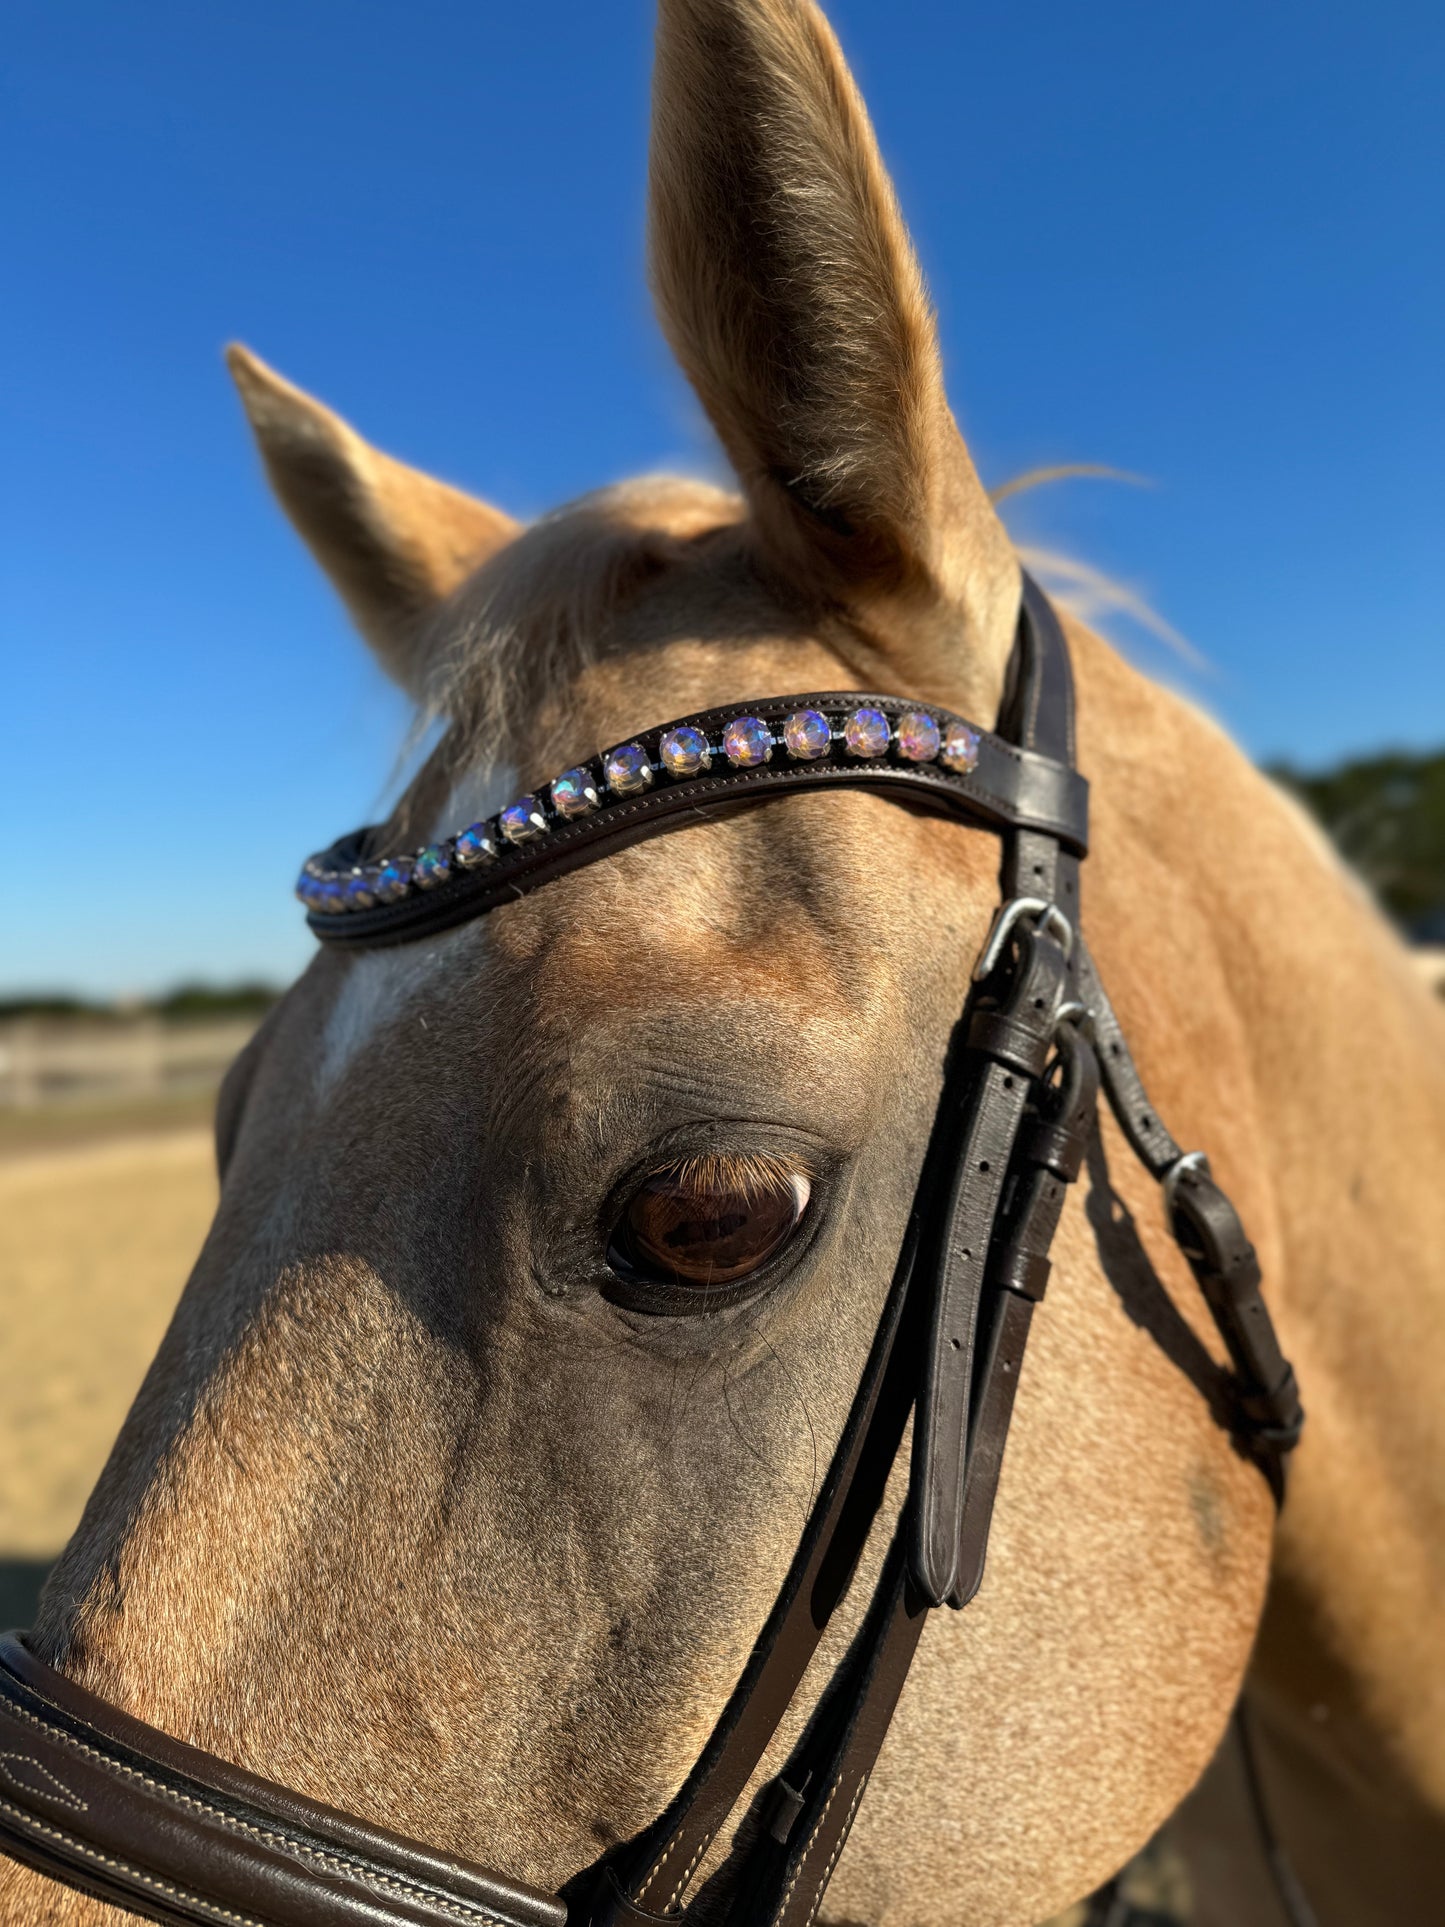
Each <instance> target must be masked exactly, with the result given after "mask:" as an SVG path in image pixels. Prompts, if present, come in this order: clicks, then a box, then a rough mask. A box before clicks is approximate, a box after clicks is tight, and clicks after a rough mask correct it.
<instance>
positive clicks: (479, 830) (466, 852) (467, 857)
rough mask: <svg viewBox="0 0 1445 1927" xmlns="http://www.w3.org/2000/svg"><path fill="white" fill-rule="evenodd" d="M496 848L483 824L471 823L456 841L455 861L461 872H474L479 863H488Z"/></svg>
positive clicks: (495, 852)
mask: <svg viewBox="0 0 1445 1927" xmlns="http://www.w3.org/2000/svg"><path fill="white" fill-rule="evenodd" d="M496 854H497V846H496V844H495V843H493V841H492V839H491V838H490V837H489V836H488V835H487V826H486V824H485V823H473V825H472V826H471V828H470V829H469V830H463V831H462V833H461V835H460V836H459V837H458V838H457V841H456V859H457V863H458V865H459V866H460V867H461V868H462V869H463V870H475V869H476V867H477V865H478V864H479V863H490V862H491V860H492V858H493V857H494V856H495V855H496Z"/></svg>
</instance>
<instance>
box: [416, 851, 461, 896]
mask: <svg viewBox="0 0 1445 1927" xmlns="http://www.w3.org/2000/svg"><path fill="white" fill-rule="evenodd" d="M451 873H452V866H451V864H450V863H449V862H448V861H447V853H446V851H445V850H444V849H443V848H442V846H441V844H440V843H428V844H427V846H426V848H425V849H424V850H418V851H417V853H416V861H415V863H414V864H413V865H412V877H413V879H414V881H415V883H416V885H417V887H418V889H422V890H431V889H434V888H435V887H436V885H437V884H438V883H445V882H446V880H447V878H448V877H449V876H450V875H451Z"/></svg>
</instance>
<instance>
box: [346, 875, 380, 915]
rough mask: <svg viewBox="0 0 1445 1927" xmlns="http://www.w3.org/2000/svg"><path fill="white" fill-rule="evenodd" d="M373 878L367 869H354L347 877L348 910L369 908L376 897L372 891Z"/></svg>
mask: <svg viewBox="0 0 1445 1927" xmlns="http://www.w3.org/2000/svg"><path fill="white" fill-rule="evenodd" d="M371 884H372V879H371V878H370V877H369V876H368V875H367V873H366V872H365V870H353V871H352V872H351V875H350V876H349V877H348V878H347V879H346V886H345V887H346V907H347V909H348V910H369V909H370V908H371V906H372V904H373V903H375V902H376V898H375V896H374V895H373V893H372V888H371Z"/></svg>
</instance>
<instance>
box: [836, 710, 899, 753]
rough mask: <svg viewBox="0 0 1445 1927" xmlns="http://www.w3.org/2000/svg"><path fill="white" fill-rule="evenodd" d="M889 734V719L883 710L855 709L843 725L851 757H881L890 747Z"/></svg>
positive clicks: (844, 737) (844, 736) (845, 740)
mask: <svg viewBox="0 0 1445 1927" xmlns="http://www.w3.org/2000/svg"><path fill="white" fill-rule="evenodd" d="M889 734H890V731H889V728H888V718H887V717H886V716H885V715H884V714H883V711H882V710H881V709H855V710H854V711H853V714H852V715H851V716H850V717H849V718H848V720H847V722H846V723H844V725H843V740H844V742H845V743H847V745H848V754H849V755H850V756H857V757H861V758H868V757H873V756H881V755H882V754H883V752H884V750H886V749H887V747H888V738H889Z"/></svg>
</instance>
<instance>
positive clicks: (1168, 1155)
mask: <svg viewBox="0 0 1445 1927" xmlns="http://www.w3.org/2000/svg"><path fill="white" fill-rule="evenodd" d="M1078 971H1079V986H1080V995H1081V996H1082V997H1083V999H1084V1000H1085V1002H1086V1003H1087V1005H1088V1008H1089V1014H1090V1019H1091V1021H1092V1024H1093V1030H1094V1036H1095V1039H1096V1043H1097V1049H1098V1056H1099V1068H1100V1073H1101V1076H1102V1078H1103V1085H1104V1090H1105V1093H1106V1094H1107V1096H1108V1099H1109V1106H1110V1109H1111V1110H1112V1111H1113V1113H1114V1116H1115V1119H1116V1120H1117V1122H1118V1125H1119V1128H1120V1130H1121V1131H1122V1132H1123V1133H1124V1137H1125V1139H1126V1140H1127V1142H1128V1143H1129V1145H1130V1147H1131V1149H1132V1150H1133V1151H1134V1154H1135V1156H1136V1157H1138V1159H1139V1160H1140V1162H1141V1163H1142V1164H1143V1165H1144V1166H1145V1167H1146V1169H1147V1170H1149V1171H1150V1172H1151V1173H1152V1174H1153V1175H1154V1176H1155V1177H1156V1178H1158V1179H1159V1180H1160V1181H1161V1183H1163V1185H1164V1188H1165V1204H1166V1210H1167V1214H1168V1219H1169V1229H1170V1231H1171V1233H1172V1234H1173V1236H1174V1239H1175V1241H1176V1242H1177V1243H1178V1245H1179V1248H1180V1250H1181V1251H1182V1252H1183V1254H1184V1256H1185V1258H1186V1260H1187V1261H1188V1263H1189V1268H1190V1270H1191V1271H1192V1272H1193V1273H1194V1276H1195V1279H1196V1280H1197V1282H1198V1284H1199V1289H1200V1292H1201V1294H1202V1296H1203V1298H1204V1302H1205V1304H1206V1305H1207V1306H1208V1308H1209V1311H1210V1314H1211V1316H1212V1317H1213V1319H1214V1322H1215V1325H1216V1326H1217V1328H1218V1330H1219V1334H1220V1336H1221V1338H1222V1339H1223V1340H1224V1344H1225V1347H1226V1349H1227V1351H1228V1353H1229V1362H1230V1366H1231V1369H1232V1371H1233V1374H1234V1380H1235V1407H1236V1430H1237V1433H1238V1435H1239V1437H1240V1441H1241V1443H1242V1444H1243V1445H1244V1446H1245V1447H1246V1449H1247V1450H1249V1452H1250V1453H1251V1455H1252V1456H1253V1457H1254V1458H1255V1459H1256V1461H1257V1462H1258V1464H1259V1466H1260V1469H1261V1470H1262V1471H1263V1472H1264V1474H1265V1476H1266V1478H1267V1479H1268V1480H1269V1482H1270V1485H1271V1487H1272V1489H1273V1491H1274V1495H1275V1500H1276V1503H1278V1504H1283V1502H1284V1482H1285V1467H1286V1464H1287V1461H1288V1455H1289V1453H1290V1452H1291V1451H1292V1450H1293V1449H1294V1447H1295V1445H1296V1444H1297V1443H1298V1442H1299V1437H1300V1432H1301V1430H1302V1429H1303V1426H1304V1408H1303V1406H1302V1405H1301V1403H1300V1395H1299V1386H1298V1384H1297V1383H1296V1381H1295V1375H1294V1370H1293V1368H1292V1367H1291V1365H1290V1363H1289V1360H1288V1359H1287V1358H1286V1357H1285V1356H1284V1353H1283V1352H1282V1351H1281V1349H1280V1344H1279V1338H1278V1335H1277V1333H1276V1332H1275V1328H1274V1320H1273V1319H1272V1318H1271V1317H1270V1314H1269V1307H1268V1306H1267V1305H1266V1304H1265V1302H1264V1296H1263V1279H1262V1277H1261V1273H1260V1268H1259V1260H1258V1258H1257V1257H1256V1255H1255V1250H1254V1246H1253V1245H1252V1244H1251V1243H1250V1241H1249V1239H1248V1238H1247V1237H1246V1235H1245V1231H1244V1226H1243V1224H1242V1223H1241V1222H1240V1218H1239V1213H1238V1212H1237V1211H1236V1210H1235V1208H1234V1206H1233V1205H1232V1204H1231V1203H1230V1201H1229V1199H1228V1198H1227V1197H1226V1196H1225V1194H1224V1192H1223V1191H1222V1190H1221V1189H1220V1188H1219V1186H1218V1185H1217V1184H1216V1183H1215V1182H1214V1178H1213V1176H1212V1174H1211V1172H1210V1170H1209V1164H1208V1161H1207V1159H1205V1158H1204V1157H1203V1156H1202V1155H1201V1154H1199V1153H1197V1152H1195V1153H1192V1154H1186V1153H1184V1152H1183V1151H1181V1150H1180V1147H1179V1146H1178V1144H1176V1143H1175V1141H1174V1139H1173V1137H1172V1136H1171V1135H1170V1133H1169V1131H1168V1130H1167V1129H1166V1127H1165V1125H1164V1123H1163V1121H1162V1119H1161V1118H1160V1116H1159V1114H1158V1112H1157V1111H1156V1110H1155V1108H1154V1106H1153V1104H1152V1103H1151V1102H1150V1099H1149V1094H1148V1092H1147V1091H1146V1090H1145V1088H1144V1081H1143V1079H1142V1078H1141V1077H1140V1075H1139V1072H1138V1069H1137V1067H1136V1065H1135V1063H1134V1059H1133V1057H1132V1055H1131V1054H1130V1051H1129V1046H1128V1044H1127V1043H1126V1042H1125V1041H1124V1033H1123V1030H1122V1028H1121V1027H1120V1024H1119V1019H1118V1017H1117V1016H1116V1015H1115V1012H1114V1007H1113V1005H1112V1004H1111V1003H1110V1001H1109V995H1108V992H1107V991H1106V990H1105V989H1104V986H1103V984H1102V982H1101V981H1100V978H1099V973H1098V971H1097V969H1096V968H1095V966H1094V961H1093V959H1092V957H1090V955H1089V953H1088V950H1087V949H1086V948H1085V947H1084V946H1083V945H1082V944H1081V945H1080V948H1079V958H1078Z"/></svg>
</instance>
